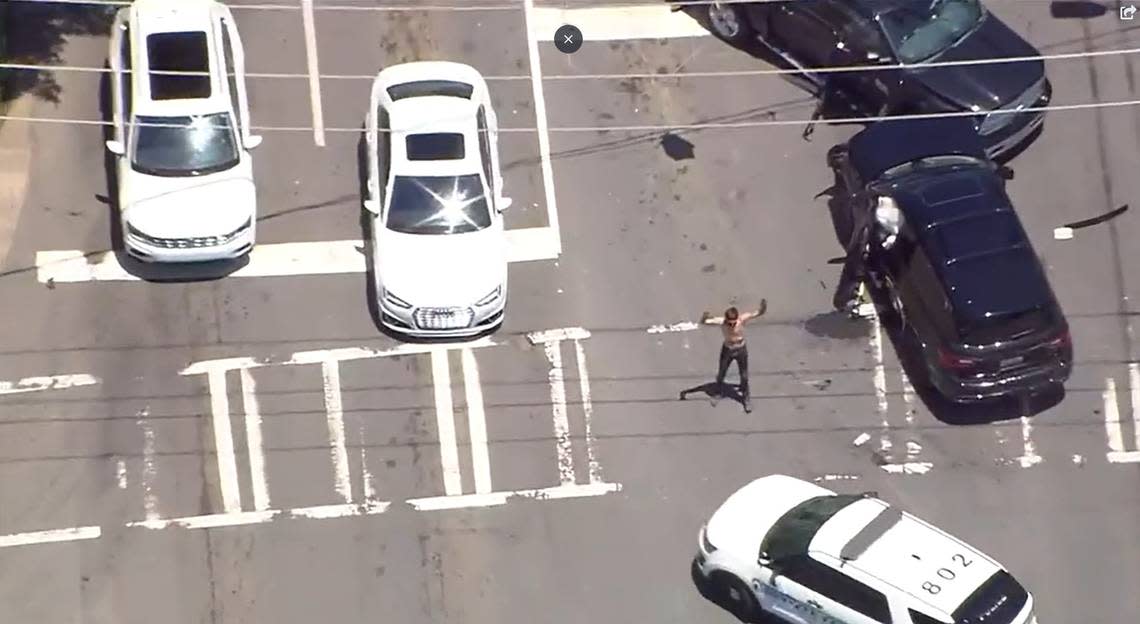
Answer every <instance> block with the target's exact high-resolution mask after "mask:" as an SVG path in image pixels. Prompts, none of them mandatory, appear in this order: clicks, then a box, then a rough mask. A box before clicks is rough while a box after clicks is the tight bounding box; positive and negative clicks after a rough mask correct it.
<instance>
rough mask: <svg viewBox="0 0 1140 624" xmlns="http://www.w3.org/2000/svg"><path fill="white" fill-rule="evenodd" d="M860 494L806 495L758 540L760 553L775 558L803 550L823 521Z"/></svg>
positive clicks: (804, 550)
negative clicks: (808, 496) (802, 500)
mask: <svg viewBox="0 0 1140 624" xmlns="http://www.w3.org/2000/svg"><path fill="white" fill-rule="evenodd" d="M862 498H863V497H862V496H859V495H856V494H835V495H831V494H829V495H826V496H816V497H813V498H809V499H807V500H806V501H804V502H802V503H800V504H799V505H796V506H795V507H793V508H792V509H791V510H790V511H788V512H787V513H785V514H784V515H783V516H781V517H780V519H779V520H777V521H776V523H775V524H773V525H772V528H771V529H769V530H768V534H767V535H765V536H764V541H763V542H762V543H761V544H760V553H759V554H761V555H763V556H765V557H767V558H769V559H771V560H773V561H778V560H780V559H784V558H787V557H792V556H795V555H802V554H804V553H806V552H807V550H808V546H809V545H811V540H812V538H814V537H815V534H816V532H817V531H819V529H820V527H822V526H823V524H824V523H825V522H827V521H828V520H830V519H831V517H832V516H834V515H835V514H837V513H839V511H840V510H841V509H843V508H845V507H847V506H848V505H850V504H851V503H854V502H856V501H858V500H861V499H862Z"/></svg>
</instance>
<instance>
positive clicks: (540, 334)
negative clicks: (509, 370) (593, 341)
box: [526, 327, 590, 345]
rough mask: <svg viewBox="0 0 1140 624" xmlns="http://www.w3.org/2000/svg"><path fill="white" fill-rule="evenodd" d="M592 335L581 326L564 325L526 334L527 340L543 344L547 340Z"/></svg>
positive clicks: (582, 338) (580, 337) (555, 340)
mask: <svg viewBox="0 0 1140 624" xmlns="http://www.w3.org/2000/svg"><path fill="white" fill-rule="evenodd" d="M589 337H590V332H589V331H588V330H585V329H582V328H581V327H562V328H559V329H548V330H545V331H537V332H531V333H529V334H527V335H526V338H527V340H529V341H530V343H531V344H532V345H538V344H543V343H547V342H558V341H561V340H585V339H587V338H589Z"/></svg>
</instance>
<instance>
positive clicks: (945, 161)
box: [828, 117, 1073, 402]
mask: <svg viewBox="0 0 1140 624" xmlns="http://www.w3.org/2000/svg"><path fill="white" fill-rule="evenodd" d="M828 161H829V164H830V165H831V167H832V169H833V170H834V171H835V172H836V174H837V176H838V178H839V181H840V185H839V187H840V188H841V189H842V191H841V193H840V197H841V198H842V200H843V202H844V204H845V205H847V206H850V213H849V214H848V215H847V216H849V217H850V218H851V223H852V224H853V227H852V231H853V234H852V243H851V244H850V245H849V246H848V249H849V254H848V260H847V262H848V266H847V267H845V271H847V270H848V269H849V268H851V266H852V264H854V263H859V264H860V267H859V268H860V269H862V270H861V271H854V272H853V273H854V274H856V275H859V274H862V275H863V276H865V277H866V279H867V283H868V284H869V286H870V287H871V288H872V289H873V290H872V292H873V293H874V294H877V295H879V300H881V301H889V302H890V304H889V313H887V314H889V316H890V317H891V318H890V320H891V321H893V322H894V323H895V324H897V325H898V326H901V327H902V328H903V330H904V334H903V335H904V336H905V337H907V338H915V339H917V340H916V341H915V342H916V344H917V345H918V346H919V347H920V348H921V351H922V354H923V360H924V362H925V365H926V368H927V370H928V373H929V382H930V385H932V386H934V388H935V389H937V390H938V392H939V393H940V394H942V395H944V396H945V397H947V398H948V399H950V400H952V401H955V402H968V401H973V400H980V399H985V398H992V397H998V396H1008V395H1018V394H1028V393H1032V392H1034V391H1039V390H1044V389H1046V388H1048V387H1055V386H1056V385H1057V384H1060V383H1062V382H1064V381H1065V380H1066V379H1068V377H1069V374H1070V369H1071V366H1072V360H1073V350H1072V343H1071V340H1070V338H1069V327H1068V323H1067V321H1066V320H1065V316H1064V314H1063V313H1062V311H1061V307H1060V305H1059V304H1058V303H1057V299H1056V297H1055V296H1054V294H1053V290H1052V288H1051V287H1050V285H1049V282H1048V280H1047V278H1046V276H1045V271H1044V268H1043V267H1042V266H1041V262H1040V260H1039V259H1038V257H1037V255H1036V253H1035V252H1034V250H1033V246H1032V244H1030V242H1029V238H1028V236H1027V235H1026V233H1025V230H1024V229H1023V228H1022V226H1021V221H1020V220H1019V219H1018V217H1017V214H1016V213H1015V212H1014V210H1013V207H1012V206H1011V204H1010V201H1009V197H1008V196H1007V195H1006V192H1005V180H1006V179H1009V178H1010V177H1012V175H1013V174H1012V171H1010V170H1009V169H1008V168H1006V167H1000V166H998V165H996V164H995V163H994V162H993V161H991V160H990V159H988V158H987V157H986V154H985V149H984V147H983V143H982V141H981V139H980V137H979V136H978V135H977V133H976V132H975V131H974V129H973V124H972V123H971V122H970V121H969V120H967V119H966V118H963V117H955V118H943V119H907V120H901V119H900V120H889V121H882V122H879V123H875V124H872V125H870V126H868V127H867V128H866V129H864V130H862V131H861V132H859V133H858V134H856V135H855V136H854V137H853V138H852V139H851V141H850V142H848V143H847V144H846V145H841V146H837V147H835V148H832V150H831V152H830V153H829V154H828ZM848 274H849V275H850V274H852V273H848ZM887 314H884V316H887ZM885 320H886V319H885ZM918 381H920V382H921V381H924V380H921V379H920V380H918Z"/></svg>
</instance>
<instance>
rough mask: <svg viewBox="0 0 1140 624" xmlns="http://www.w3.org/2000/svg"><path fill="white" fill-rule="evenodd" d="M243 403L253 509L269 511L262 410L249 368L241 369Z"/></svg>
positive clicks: (255, 384)
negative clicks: (262, 433) (262, 434)
mask: <svg viewBox="0 0 1140 624" xmlns="http://www.w3.org/2000/svg"><path fill="white" fill-rule="evenodd" d="M240 374H241V403H242V411H243V412H244V413H245V439H246V444H247V445H248V446H249V478H250V486H251V488H252V490H253V508H254V509H255V510H257V511H265V510H266V509H269V505H270V503H269V480H268V478H267V477H266V476H265V450H264V449H265V447H264V443H263V442H262V439H261V408H260V406H258V403H257V382H256V381H254V379H253V373H252V372H250V370H249V369H248V368H243V369H241V373H240Z"/></svg>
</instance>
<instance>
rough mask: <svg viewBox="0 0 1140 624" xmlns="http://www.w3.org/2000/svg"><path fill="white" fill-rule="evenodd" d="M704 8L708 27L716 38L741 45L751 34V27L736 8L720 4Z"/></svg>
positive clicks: (716, 3)
mask: <svg viewBox="0 0 1140 624" xmlns="http://www.w3.org/2000/svg"><path fill="white" fill-rule="evenodd" d="M706 6H707V7H708V8H707V10H708V16H709V25H710V26H711V27H712V31H713V33H714V34H715V35H716V36H718V37H720V38H721V39H724V40H725V41H728V42H730V43H741V42H743V41H744V40H745V39H747V38H748V37H749V36H750V35H751V34H752V27H751V26H749V24H748V22H747V21H746V20H745V18H744V14H743V13H742V12H741V11H740V9H739V8H738V7H736V6H733V5H731V4H722V3H720V2H713V3H711V4H708V5H706Z"/></svg>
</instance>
